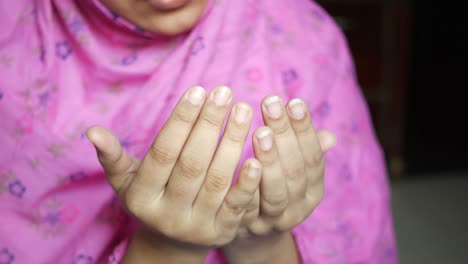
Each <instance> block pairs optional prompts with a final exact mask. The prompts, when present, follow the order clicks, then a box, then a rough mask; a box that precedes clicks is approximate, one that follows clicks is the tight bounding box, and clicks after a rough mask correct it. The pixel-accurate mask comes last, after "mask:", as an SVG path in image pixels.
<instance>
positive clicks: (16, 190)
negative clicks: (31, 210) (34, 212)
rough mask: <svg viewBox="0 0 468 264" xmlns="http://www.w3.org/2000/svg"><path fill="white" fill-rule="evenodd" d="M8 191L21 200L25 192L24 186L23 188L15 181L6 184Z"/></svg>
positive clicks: (20, 183) (21, 184)
mask: <svg viewBox="0 0 468 264" xmlns="http://www.w3.org/2000/svg"><path fill="white" fill-rule="evenodd" d="M8 190H9V191H10V193H11V194H12V195H14V196H16V197H18V198H23V195H24V193H25V192H26V186H24V185H23V183H22V182H21V181H20V180H15V181H13V182H11V183H10V184H8Z"/></svg>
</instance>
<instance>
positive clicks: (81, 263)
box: [73, 254, 93, 264]
mask: <svg viewBox="0 0 468 264" xmlns="http://www.w3.org/2000/svg"><path fill="white" fill-rule="evenodd" d="M92 263H93V257H91V256H88V255H84V254H79V255H78V256H77V257H76V258H75V260H74V261H73V264H92Z"/></svg>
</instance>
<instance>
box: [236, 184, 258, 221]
mask: <svg viewBox="0 0 468 264" xmlns="http://www.w3.org/2000/svg"><path fill="white" fill-rule="evenodd" d="M259 215H260V189H257V191H256V192H255V195H254V198H253V199H252V201H250V203H249V205H248V206H247V208H246V209H245V213H244V217H243V218H242V223H241V224H242V225H243V226H249V225H250V224H251V223H253V221H254V220H255V219H257V218H258V217H259Z"/></svg>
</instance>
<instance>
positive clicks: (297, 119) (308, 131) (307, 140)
mask: <svg viewBox="0 0 468 264" xmlns="http://www.w3.org/2000/svg"><path fill="white" fill-rule="evenodd" d="M288 112H289V116H290V118H291V125H292V127H293V129H294V132H295V134H296V137H297V140H298V142H299V146H300V147H301V151H302V156H303V158H304V162H305V165H306V170H307V175H308V179H307V180H308V185H316V184H323V169H324V159H323V153H324V152H323V150H322V147H321V146H320V141H319V138H318V137H317V133H316V131H315V129H314V126H313V124H312V120H311V118H310V115H309V111H308V110H307V106H306V105H305V103H304V102H303V101H302V100H300V99H293V100H291V101H290V102H289V103H288ZM327 144H328V142H327Z"/></svg>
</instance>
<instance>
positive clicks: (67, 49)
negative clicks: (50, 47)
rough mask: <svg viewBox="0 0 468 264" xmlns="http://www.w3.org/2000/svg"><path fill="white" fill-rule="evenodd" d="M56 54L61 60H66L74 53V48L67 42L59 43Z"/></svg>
mask: <svg viewBox="0 0 468 264" xmlns="http://www.w3.org/2000/svg"><path fill="white" fill-rule="evenodd" d="M55 53H56V55H57V57H59V58H60V59H62V60H66V59H67V58H68V56H70V54H71V53H72V48H71V46H70V44H69V43H68V42H66V41H62V42H57V43H56V44H55Z"/></svg>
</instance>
